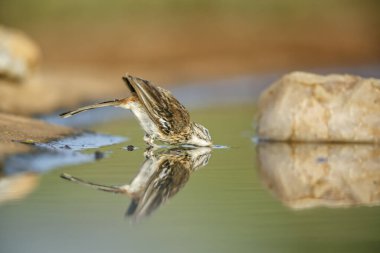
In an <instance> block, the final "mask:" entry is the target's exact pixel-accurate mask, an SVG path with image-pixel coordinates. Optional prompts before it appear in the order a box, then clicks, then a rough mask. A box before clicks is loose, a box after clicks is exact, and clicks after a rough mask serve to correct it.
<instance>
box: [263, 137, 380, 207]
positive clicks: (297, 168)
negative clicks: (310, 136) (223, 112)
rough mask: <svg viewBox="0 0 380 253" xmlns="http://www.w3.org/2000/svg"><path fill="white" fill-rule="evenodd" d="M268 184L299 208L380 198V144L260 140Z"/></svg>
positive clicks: (364, 202) (354, 203) (368, 203)
mask: <svg viewBox="0 0 380 253" xmlns="http://www.w3.org/2000/svg"><path fill="white" fill-rule="evenodd" d="M258 163H259V168H260V174H261V178H262V180H263V181H264V183H265V184H266V185H267V187H268V188H269V189H270V190H271V191H272V192H274V194H275V195H276V196H277V197H278V198H279V199H280V200H281V201H282V202H283V203H284V204H285V205H287V206H289V207H291V208H294V209H303V208H313V207H319V206H325V207H350V206H359V205H365V206H374V205H379V204H380V146H377V145H369V144H368V145H367V144H310V143H308V144H306V143H292V144H290V143H272V142H271V143H259V144H258Z"/></svg>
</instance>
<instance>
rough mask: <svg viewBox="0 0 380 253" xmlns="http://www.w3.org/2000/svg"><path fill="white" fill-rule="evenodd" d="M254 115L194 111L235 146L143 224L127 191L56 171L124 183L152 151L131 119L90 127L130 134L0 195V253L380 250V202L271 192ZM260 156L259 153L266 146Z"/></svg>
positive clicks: (217, 152)
mask: <svg viewBox="0 0 380 253" xmlns="http://www.w3.org/2000/svg"><path fill="white" fill-rule="evenodd" d="M254 113H255V108H254V105H253V104H249V103H247V104H242V105H234V106H231V105H229V106H225V107H211V108H210V107H209V108H205V109H202V110H201V109H196V110H193V111H192V116H193V119H194V120H195V121H197V122H200V123H202V124H204V125H205V126H207V127H208V128H209V130H210V132H211V134H212V136H213V139H214V142H215V144H219V145H226V146H228V147H229V148H227V149H213V150H212V151H211V155H210V157H209V159H208V162H207V163H206V164H205V165H204V166H203V167H200V168H198V169H196V170H194V171H191V173H189V177H188V179H187V180H186V181H184V184H183V185H182V186H181V187H179V189H178V191H177V192H176V193H175V194H172V195H171V196H170V197H168V199H167V200H166V201H165V202H164V203H163V204H161V205H159V206H158V207H157V208H156V209H155V210H154V211H152V212H151V214H150V215H148V216H146V217H144V218H142V219H139V220H138V221H136V220H134V219H133V218H132V217H131V216H126V212H127V209H128V208H129V206H130V204H131V197H130V196H128V195H126V194H115V193H109V192H102V191H97V190H95V189H92V188H89V187H83V186H82V185H79V184H74V183H72V182H69V181H66V180H63V179H61V178H60V175H61V174H62V173H68V174H70V175H74V176H76V177H78V178H82V179H85V180H87V181H91V182H96V183H100V184H105V185H118V186H120V185H125V184H128V183H130V182H132V180H133V179H134V178H135V176H136V175H138V174H139V171H140V169H141V166H142V165H143V164H144V161H146V158H145V157H144V151H145V148H144V143H143V141H142V131H141V130H140V129H139V127H138V125H137V123H136V122H135V121H134V120H133V119H125V120H120V121H112V122H109V123H104V124H101V125H96V126H94V127H93V130H96V131H99V132H102V133H107V134H113V135H119V136H120V135H121V136H128V140H127V141H126V142H124V143H121V144H116V145H112V146H107V147H103V148H100V149H99V150H100V151H102V152H107V154H108V156H107V157H105V158H104V159H101V160H98V161H94V162H92V163H87V164H81V165H71V166H67V167H61V168H59V169H55V170H51V171H48V172H46V173H44V174H34V177H35V178H36V181H37V182H38V183H35V187H34V188H33V189H32V190H31V191H30V193H28V194H24V195H23V196H22V197H20V198H19V199H18V200H14V199H13V200H6V201H3V202H2V203H1V205H0V227H1V234H0V252H255V251H256V252H342V251H345V252H376V251H377V250H379V249H380V208H379V207H377V206H376V204H375V205H373V206H368V205H354V206H350V205H346V206H344V207H334V208H330V207H326V206H318V205H316V206H314V207H311V208H304V209H295V208H292V207H289V205H287V204H286V203H284V201H283V200H282V199H281V196H279V195H278V194H277V192H276V191H274V190H273V187H276V185H273V184H276V182H278V180H270V179H271V177H269V176H268V173H269V172H268V173H265V171H264V173H263V170H267V169H266V167H265V166H264V167H263V166H262V165H263V163H262V160H261V159H260V163H259V162H258V156H257V151H258V150H259V148H258V147H257V144H255V143H254V142H252V137H253V136H254V129H253V118H254ZM127 145H134V146H137V147H139V149H137V150H134V151H127V150H126V149H123V147H125V146H127ZM87 152H93V151H87ZM259 154H260V158H262V150H260V152H259ZM276 154H277V151H275V152H274V153H273V152H272V153H269V157H272V156H273V155H276ZM279 159H280V160H276V161H277V163H276V166H277V165H278V164H280V167H278V166H277V167H276V168H275V169H273V170H271V171H272V172H273V171H274V172H276V173H281V171H282V170H281V159H284V162H287V161H288V162H289V159H287V158H286V154H285V156H282V157H281V154H280V158H279ZM315 162H316V163H322V164H323V163H324V162H326V158H325V157H322V158H321V157H318V156H317V157H316V160H315ZM375 164H376V163H375ZM259 165H260V167H259ZM379 167H380V165H379V166H378V167H376V166H375V167H374V168H373V170H380V168H379ZM271 168H273V167H271ZM286 168H287V169H289V166H288V167H286ZM304 169H305V170H307V168H304ZM311 169H312V168H311ZM284 173H289V172H286V171H285V172H284ZM270 175H272V174H270ZM281 182H285V181H281ZM288 183H289V184H291V183H292V181H290V182H288ZM276 189H281V188H278V187H277V188H276ZM377 189H378V188H377ZM376 194H378V193H377V192H375V193H374V195H376Z"/></svg>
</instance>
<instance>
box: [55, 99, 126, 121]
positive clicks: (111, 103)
mask: <svg viewBox="0 0 380 253" xmlns="http://www.w3.org/2000/svg"><path fill="white" fill-rule="evenodd" d="M122 101H123V99H115V100H112V101H105V102H101V103H98V104H93V105H87V106H83V107H81V108H78V109H76V110H74V111H69V112H64V113H61V114H60V115H59V116H61V117H63V118H68V117H71V116H73V115H75V114H77V113H80V112H84V111H88V110H92V109H96V108H100V107H107V106H118V105H120V104H121V103H122Z"/></svg>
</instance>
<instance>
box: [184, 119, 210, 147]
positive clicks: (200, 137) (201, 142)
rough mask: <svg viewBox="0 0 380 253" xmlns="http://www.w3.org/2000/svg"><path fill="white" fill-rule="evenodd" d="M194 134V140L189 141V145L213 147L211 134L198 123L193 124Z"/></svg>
mask: <svg viewBox="0 0 380 253" xmlns="http://www.w3.org/2000/svg"><path fill="white" fill-rule="evenodd" d="M192 127H193V129H192V130H193V134H192V138H191V139H190V140H189V144H192V145H195V146H201V147H207V146H211V145H212V141H211V135H210V132H209V131H208V130H207V128H205V127H204V126H202V125H201V124H198V123H193V124H192Z"/></svg>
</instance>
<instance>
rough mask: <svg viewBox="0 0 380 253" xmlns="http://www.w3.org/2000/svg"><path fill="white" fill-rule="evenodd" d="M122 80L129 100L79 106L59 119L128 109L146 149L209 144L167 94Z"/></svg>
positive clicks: (138, 82)
mask: <svg viewBox="0 0 380 253" xmlns="http://www.w3.org/2000/svg"><path fill="white" fill-rule="evenodd" d="M123 80H124V81H125V83H126V85H127V86H128V88H129V90H130V91H131V96H130V97H127V98H124V99H116V100H113V101H106V102H102V103H99V104H94V105H89V106H85V107H81V108H79V109H77V110H75V111H70V112H66V113H62V114H61V115H60V116H61V117H64V118H67V117H70V116H73V115H74V114H77V113H80V112H83V111H87V110H91V109H95V108H100V107H106V106H116V107H122V108H126V109H130V110H131V111H132V112H133V114H134V115H135V116H136V118H137V120H138V121H139V122H140V125H141V127H142V128H143V129H144V131H145V136H144V141H145V142H146V143H147V144H148V145H149V146H154V141H155V140H159V141H162V142H166V143H169V144H171V145H183V144H189V145H194V146H211V145H212V142H211V136H210V133H209V131H208V130H207V129H206V128H205V127H204V126H202V125H200V124H197V123H195V122H192V121H190V115H189V112H188V111H187V110H186V108H185V107H184V106H183V105H182V104H181V103H180V102H178V100H177V99H175V98H174V97H173V95H172V94H171V93H170V92H169V91H167V90H165V89H163V88H161V87H156V86H154V85H152V84H151V83H150V82H149V81H146V80H143V79H141V78H138V77H133V76H130V75H128V74H127V75H125V76H123Z"/></svg>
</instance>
